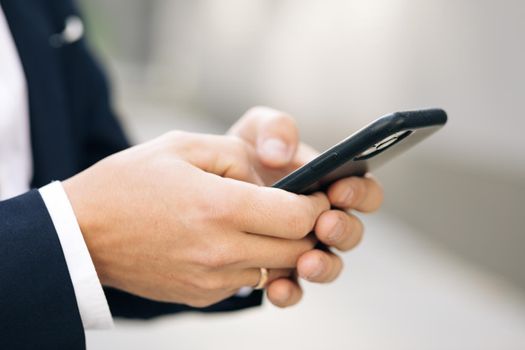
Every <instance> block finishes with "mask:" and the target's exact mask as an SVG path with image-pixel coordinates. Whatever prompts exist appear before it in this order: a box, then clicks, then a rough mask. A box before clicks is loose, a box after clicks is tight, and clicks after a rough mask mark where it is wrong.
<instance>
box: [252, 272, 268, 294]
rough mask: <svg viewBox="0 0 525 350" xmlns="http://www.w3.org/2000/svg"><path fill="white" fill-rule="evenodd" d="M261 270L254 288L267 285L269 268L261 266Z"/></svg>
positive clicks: (261, 287)
mask: <svg viewBox="0 0 525 350" xmlns="http://www.w3.org/2000/svg"><path fill="white" fill-rule="evenodd" d="M259 271H260V272H261V277H259V282H258V283H257V285H256V286H255V287H253V289H263V288H264V286H265V285H266V282H268V269H267V268H265V267H261V268H259Z"/></svg>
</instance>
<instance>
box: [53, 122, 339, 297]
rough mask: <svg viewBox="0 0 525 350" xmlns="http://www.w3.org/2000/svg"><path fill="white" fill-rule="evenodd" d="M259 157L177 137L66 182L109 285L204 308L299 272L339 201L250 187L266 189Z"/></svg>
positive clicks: (228, 141) (232, 141)
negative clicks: (321, 221) (319, 225)
mask: <svg viewBox="0 0 525 350" xmlns="http://www.w3.org/2000/svg"><path fill="white" fill-rule="evenodd" d="M254 157H255V155H254V151H252V150H251V149H250V148H249V147H248V146H247V145H246V144H245V143H244V142H242V141H240V140H239V139H238V138H236V137H232V136H213V135H200V134H190V133H183V132H171V133H168V134H166V135H164V136H161V137H159V138H157V139H155V140H153V141H150V142H148V143H145V144H142V145H139V146H136V147H132V148H130V149H128V150H125V151H123V152H120V153H117V154H115V155H113V156H110V157H108V158H106V159H104V160H102V161H100V162H99V163H97V164H95V165H94V166H92V167H90V168H88V169H87V170H85V171H83V172H81V173H79V174H78V175H76V176H74V177H72V178H70V179H68V180H66V181H65V182H64V183H63V184H64V188H65V190H66V192H67V194H68V197H69V199H70V201H71V203H72V206H73V209H74V211H75V214H76V216H77V220H78V222H79V225H80V228H81V231H82V233H83V235H84V239H85V242H86V244H87V247H88V249H89V252H90V254H91V258H92V260H93V262H94V264H95V268H96V270H97V273H98V275H99V278H100V280H101V282H102V284H103V285H106V286H110V287H114V288H118V289H121V290H124V291H127V292H129V293H133V294H136V295H139V296H142V297H146V298H149V299H153V300H158V301H166V302H176V303H182V304H187V305H191V306H195V307H204V306H207V305H211V304H213V303H216V302H218V301H220V300H223V299H225V298H227V297H229V296H231V295H234V294H235V293H236V292H237V291H238V290H239V288H241V287H243V286H254V285H256V284H257V282H258V280H259V277H260V276H259V274H260V271H259V268H260V267H266V268H268V269H269V271H270V279H269V280H270V281H271V280H275V279H278V278H280V277H283V276H289V275H290V273H291V272H292V271H293V269H294V268H295V267H296V264H297V259H298V258H299V257H300V256H301V255H302V254H303V253H305V252H307V251H309V250H311V249H312V248H313V246H314V245H315V243H316V241H315V238H313V237H311V235H310V236H308V233H309V232H311V231H312V229H313V228H314V226H315V223H316V220H317V218H318V217H319V215H320V214H321V213H322V212H324V211H326V210H328V209H329V206H330V205H329V202H328V200H327V198H326V196H325V195H324V194H321V193H317V194H314V195H310V196H302V195H295V194H292V193H289V192H286V191H283V190H279V189H274V188H269V187H263V186H258V185H255V184H250V183H247V182H252V183H259V184H262V182H261V180H260V178H259V177H258V175H257V174H256V173H255V171H254V170H253V167H252V164H253V162H254V160H253V158H254ZM217 175H219V176H217ZM238 180H242V181H238ZM244 181H247V182H244Z"/></svg>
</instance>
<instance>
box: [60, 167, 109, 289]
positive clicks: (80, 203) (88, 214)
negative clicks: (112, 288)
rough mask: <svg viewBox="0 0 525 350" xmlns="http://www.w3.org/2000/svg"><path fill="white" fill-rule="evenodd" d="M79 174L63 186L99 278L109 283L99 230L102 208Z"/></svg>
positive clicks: (103, 282) (63, 183)
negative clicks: (97, 204)
mask: <svg viewBox="0 0 525 350" xmlns="http://www.w3.org/2000/svg"><path fill="white" fill-rule="evenodd" d="M79 176H81V175H76V176H74V177H72V178H70V179H68V180H66V181H63V182H62V187H63V188H64V191H65V193H66V195H67V197H68V199H69V202H70V203H71V207H72V208H73V212H74V214H75V216H76V218H77V222H78V226H79V227H80V232H81V233H82V236H83V238H84V242H85V244H86V247H87V249H88V251H89V255H90V256H91V260H92V261H93V265H94V266H95V270H96V272H97V275H98V278H99V280H100V282H101V283H102V284H103V285H108V280H109V278H108V277H107V269H106V267H105V264H104V263H103V259H102V254H101V253H102V251H103V249H104V241H103V240H102V239H100V238H101V235H100V234H99V233H98V232H101V230H100V228H101V220H100V219H99V217H98V216H99V215H100V212H102V211H103V209H102V208H100V207H98V208H97V207H96V205H95V206H94V205H93V204H95V203H92V202H95V201H94V197H93V195H92V194H91V193H89V191H87V188H86V186H85V185H84V184H83V183H81V181H80V179H79Z"/></svg>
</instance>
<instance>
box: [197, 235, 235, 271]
mask: <svg viewBox="0 0 525 350" xmlns="http://www.w3.org/2000/svg"><path fill="white" fill-rule="evenodd" d="M233 256H234V250H233V249H232V245H231V244H230V243H227V242H225V241H223V242H215V243H213V244H212V245H211V246H210V247H209V248H208V249H207V250H206V252H202V253H200V254H199V255H198V258H197V261H198V263H199V264H200V265H201V266H204V267H205V268H208V269H211V270H217V269H222V268H224V267H226V266H229V265H231V264H233V263H234V262H235V260H234V258H233Z"/></svg>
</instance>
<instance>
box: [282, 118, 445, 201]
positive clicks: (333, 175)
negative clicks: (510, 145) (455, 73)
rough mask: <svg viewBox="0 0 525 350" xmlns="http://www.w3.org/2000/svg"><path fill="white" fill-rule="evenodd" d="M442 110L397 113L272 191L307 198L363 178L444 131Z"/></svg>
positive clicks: (328, 152)
mask: <svg viewBox="0 0 525 350" xmlns="http://www.w3.org/2000/svg"><path fill="white" fill-rule="evenodd" d="M446 122H447V113H446V112H445V111H444V110H442V109H425V110H418V111H407V112H396V113H392V114H388V115H385V116H383V117H380V118H378V119H376V120H375V121H373V122H372V123H370V124H368V125H367V126H365V127H364V128H362V129H360V130H358V131H356V132H355V133H354V134H352V135H350V136H349V137H347V138H346V139H344V140H343V141H341V142H339V143H338V144H336V145H335V146H333V147H332V148H330V149H328V150H327V151H325V152H323V153H322V154H321V155H319V156H318V157H317V158H315V159H314V160H312V161H311V162H309V163H308V164H305V165H303V166H302V167H300V168H299V169H297V170H295V171H294V172H292V173H290V174H289V175H287V176H285V177H284V178H282V179H281V180H279V181H277V182H276V183H275V184H274V185H273V187H276V188H281V189H284V190H286V191H290V192H294V193H298V194H309V193H313V192H316V191H319V190H324V189H326V188H327V187H328V186H329V185H330V184H331V183H333V182H335V181H337V180H339V179H342V178H345V177H349V176H363V175H364V174H366V173H367V172H368V171H372V170H374V169H377V168H378V167H379V166H381V165H383V164H384V163H386V162H387V161H388V160H390V159H391V158H393V157H395V156H396V155H398V154H400V153H402V152H404V151H406V150H407V149H409V148H410V147H412V146H414V145H415V144H417V143H418V142H420V141H421V140H423V139H425V138H427V137H428V136H430V135H431V134H433V133H434V132H436V131H437V130H439V129H440V128H442V127H443V125H445V123H446Z"/></svg>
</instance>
